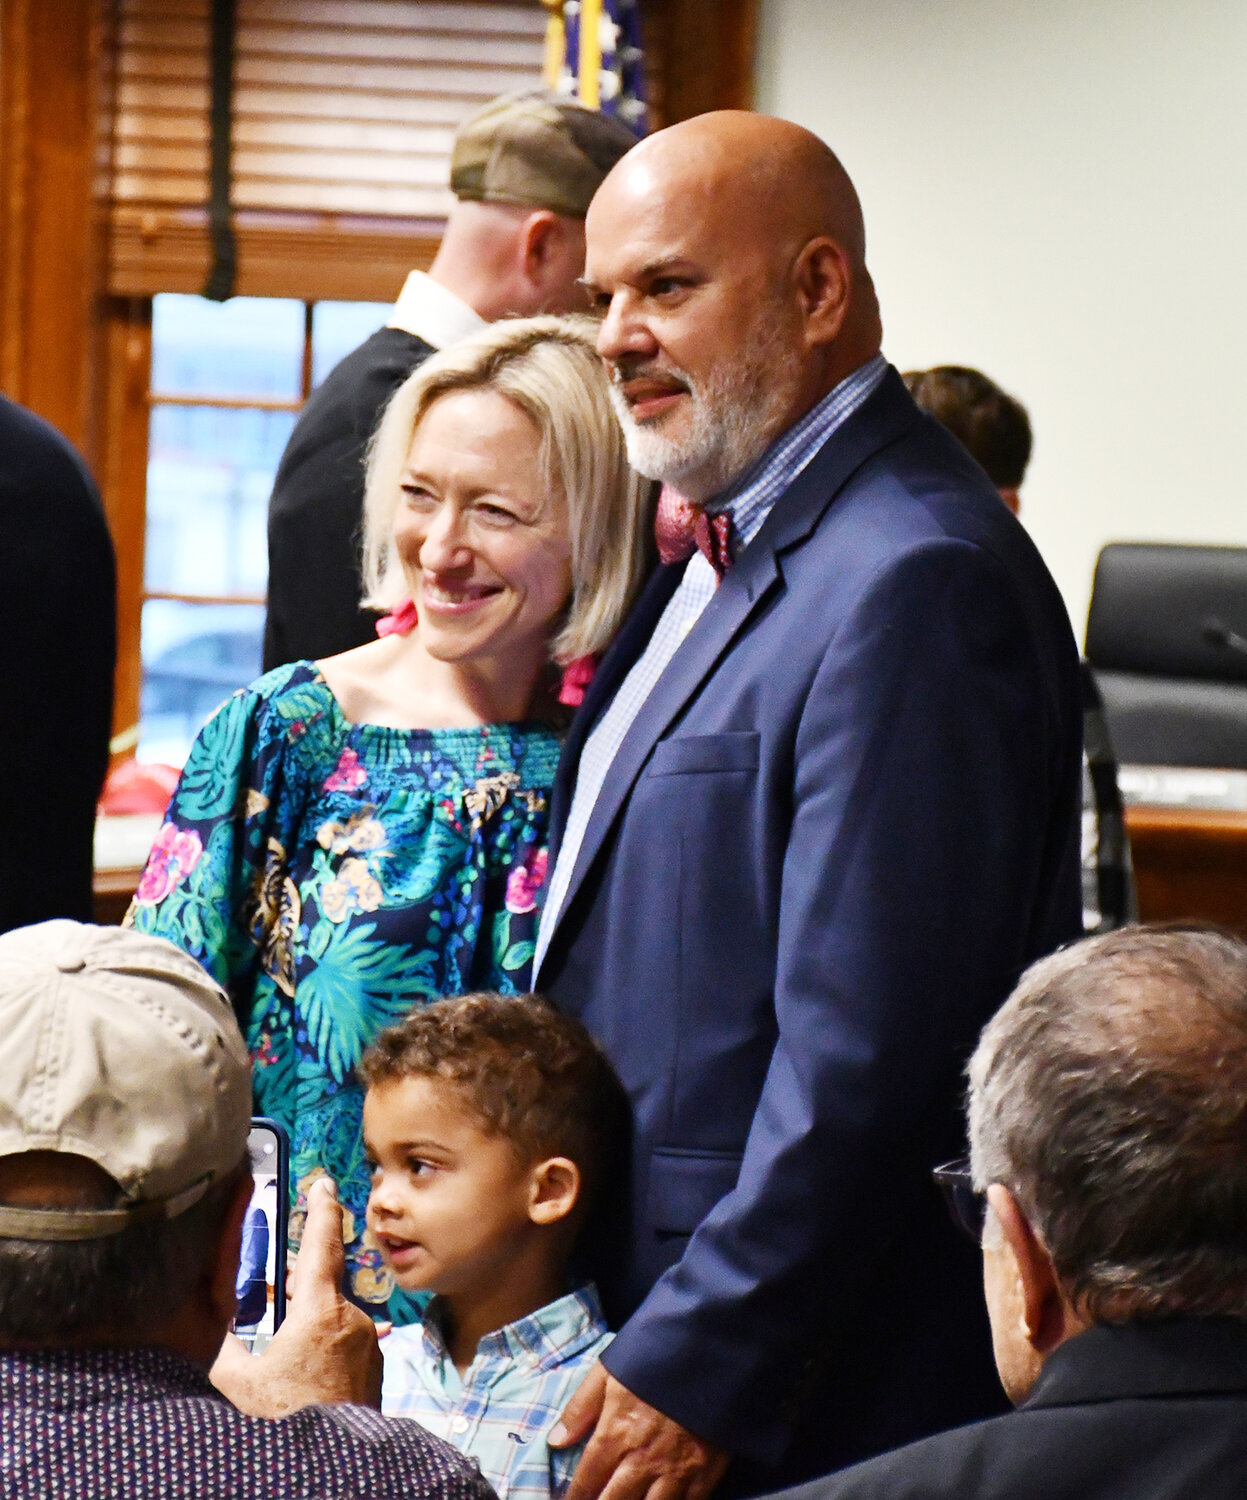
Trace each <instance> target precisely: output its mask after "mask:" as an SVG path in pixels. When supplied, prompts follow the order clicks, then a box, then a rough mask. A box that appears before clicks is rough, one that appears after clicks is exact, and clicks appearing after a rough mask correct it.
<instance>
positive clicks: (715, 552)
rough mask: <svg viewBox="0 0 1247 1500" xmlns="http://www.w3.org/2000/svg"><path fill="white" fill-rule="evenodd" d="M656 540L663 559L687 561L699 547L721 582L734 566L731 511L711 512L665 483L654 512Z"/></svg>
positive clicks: (667, 560)
mask: <svg viewBox="0 0 1247 1500" xmlns="http://www.w3.org/2000/svg"><path fill="white" fill-rule="evenodd" d="M654 540H655V541H656V542H657V543H658V556H659V558H660V560H661V561H662V562H664V563H667V564H670V563H678V562H684V561H685V560H686V559H687V558H690V557H692V555H693V549H694V548H695V547H696V548H697V549H698V550H699V551H700V552H701V555H702V556H703V557H704V558H705V559H706V561H707V562H708V563H709V564H710V566H711V567H712V568H713V569H714V573H715V577H716V578H717V579H718V580H719V582H720V583H722V582H723V575H724V573H726V572H727V570H728V569H729V568H730V567H731V566H732V517H731V514H730V512H728V511H720V512H719V513H718V514H716V515H710V514H709V513H708V512H707V511H705V510H703V509H702V508H701V506H700V505H694V504H693V502H692V501H691V500H687V499H686V498H685V497H684V496H683V495H682V494H680V492H679V490H675V489H672V487H671V486H670V485H669V484H664V485H663V487H662V490H661V492H660V493H659V496H658V511H657V514H656V515H655V516H654Z"/></svg>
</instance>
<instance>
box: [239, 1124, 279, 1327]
mask: <svg viewBox="0 0 1247 1500" xmlns="http://www.w3.org/2000/svg"><path fill="white" fill-rule="evenodd" d="M247 1152H248V1155H249V1156H250V1158H251V1176H252V1179H253V1183H254V1186H253V1188H252V1193H251V1202H250V1203H249V1204H248V1205H247V1216H246V1218H245V1219H244V1220H243V1229H242V1255H241V1256H240V1258H239V1264H238V1283H237V1296H238V1310H237V1312H235V1314H234V1332H235V1333H236V1334H237V1335H238V1337H239V1338H240V1339H241V1340H242V1341H243V1343H244V1344H246V1345H247V1347H248V1348H249V1349H251V1350H252V1352H253V1353H255V1354H259V1353H260V1351H261V1350H262V1349H263V1348H264V1346H265V1345H266V1344H267V1343H268V1341H269V1339H271V1338H272V1337H273V1335H274V1333H276V1332H277V1330H278V1328H280V1326H281V1320H282V1319H283V1318H284V1317H285V1315H286V1218H287V1213H288V1206H289V1192H288V1184H289V1174H290V1142H289V1139H288V1138H287V1136H286V1132H285V1131H284V1130H283V1129H282V1127H281V1126H280V1125H279V1124H278V1123H277V1121H276V1120H267V1119H264V1118H262V1117H260V1116H256V1117H254V1118H253V1119H252V1121H251V1134H250V1135H249V1136H248V1137H247Z"/></svg>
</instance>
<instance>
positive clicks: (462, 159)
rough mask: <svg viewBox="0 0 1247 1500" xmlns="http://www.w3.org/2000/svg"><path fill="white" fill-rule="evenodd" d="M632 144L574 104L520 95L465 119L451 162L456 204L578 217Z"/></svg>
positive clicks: (541, 94) (624, 133) (540, 94)
mask: <svg viewBox="0 0 1247 1500" xmlns="http://www.w3.org/2000/svg"><path fill="white" fill-rule="evenodd" d="M636 143H637V138H636V136H634V135H633V134H632V132H631V131H630V130H629V129H628V127H627V126H626V125H621V124H620V122H619V121H618V120H612V119H611V118H610V117H609V116H608V115H603V114H600V113H599V112H598V111H597V110H595V109H587V108H586V107H585V106H584V105H583V104H580V103H578V102H577V101H576V100H575V99H567V98H564V97H563V96H562V95H561V94H552V93H549V92H547V91H546V90H544V89H522V90H520V91H519V92H518V93H514V94H503V95H502V96H501V97H500V98H497V99H493V100H491V101H490V102H489V103H488V104H487V105H485V107H484V108H483V109H481V110H478V111H477V113H476V114H474V115H472V116H471V118H469V119H467V120H465V121H464V123H463V124H462V125H461V126H460V127H459V130H458V133H457V134H456V136H455V147H454V151H453V153H452V155H451V158H450V189H451V192H453V193H454V195H455V197H456V198H470V199H475V200H478V201H481V202H488V203H518V204H526V205H528V206H530V207H532V208H550V209H553V210H554V211H555V212H556V213H560V214H568V215H570V216H571V217H572V218H576V219H583V218H584V216H585V214H586V213H588V211H589V200H590V199H591V198H592V197H593V195H594V193H596V192H597V190H598V188H599V186H600V185H601V182H602V179H603V178H604V177H605V176H606V174H607V173H608V172H609V171H610V169H611V168H612V167H613V166H614V165H615V163H616V162H617V161H618V160H619V158H620V157H621V156H623V154H624V153H625V152H626V151H630V150H631V149H632V147H633V146H635V145H636Z"/></svg>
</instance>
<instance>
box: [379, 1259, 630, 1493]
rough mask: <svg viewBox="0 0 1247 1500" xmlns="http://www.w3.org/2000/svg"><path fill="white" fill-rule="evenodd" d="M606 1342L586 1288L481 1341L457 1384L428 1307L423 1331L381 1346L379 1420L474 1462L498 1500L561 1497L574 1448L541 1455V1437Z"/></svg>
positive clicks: (395, 1335)
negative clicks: (413, 1428)
mask: <svg viewBox="0 0 1247 1500" xmlns="http://www.w3.org/2000/svg"><path fill="white" fill-rule="evenodd" d="M611 1337H612V1335H611V1334H610V1333H609V1332H608V1331H607V1328H606V1320H605V1319H604V1318H603V1316H602V1307H601V1303H600V1302H599V1301H598V1295H597V1291H596V1289H595V1288H594V1287H592V1286H585V1287H582V1288H581V1289H580V1290H579V1291H578V1292H572V1293H570V1294H569V1295H568V1296H566V1297H561V1298H560V1299H559V1300H558V1301H557V1302H551V1303H549V1304H548V1305H547V1306H545V1307H542V1308H538V1310H537V1311H536V1312H535V1313H530V1314H529V1316H528V1317H526V1318H520V1319H519V1320H518V1321H517V1322H514V1323H508V1324H507V1325H506V1327H505V1328H500V1329H498V1331H497V1332H496V1333H491V1334H487V1335H486V1336H485V1337H484V1338H483V1339H482V1340H481V1341H480V1343H479V1344H478V1345H477V1349H476V1358H475V1359H474V1360H473V1361H472V1364H471V1366H470V1367H469V1369H468V1371H467V1373H466V1374H465V1375H464V1376H463V1377H462V1378H461V1377H460V1375H459V1372H458V1370H457V1369H456V1368H455V1365H454V1361H453V1360H452V1359H451V1357H450V1355H449V1354H448V1353H447V1350H446V1344H445V1341H444V1339H443V1337H442V1331H441V1326H440V1323H439V1320H438V1303H437V1298H434V1299H433V1301H432V1302H431V1303H430V1304H429V1307H428V1309H427V1311H426V1312H425V1315H424V1321H423V1323H413V1324H411V1325H409V1326H408V1327H405V1328H395V1329H394V1330H393V1331H392V1332H391V1333H389V1334H387V1335H386V1336H385V1338H383V1339H382V1340H381V1352H382V1354H383V1355H384V1357H385V1375H384V1382H383V1385H382V1388H381V1410H382V1411H383V1412H385V1413H386V1414H387V1415H388V1416H394V1417H414V1418H415V1420H416V1421H417V1422H419V1423H420V1424H421V1425H422V1426H423V1427H425V1428H427V1429H428V1430H429V1431H430V1432H432V1433H434V1434H436V1436H438V1437H440V1438H445V1440H446V1441H447V1442H448V1443H453V1444H454V1446H455V1447H456V1448H458V1449H460V1450H461V1451H462V1452H464V1453H466V1454H468V1456H469V1457H471V1458H474V1459H476V1461H477V1463H479V1464H480V1467H481V1473H482V1474H484V1476H485V1478H486V1479H487V1480H488V1481H489V1482H490V1484H492V1485H493V1487H494V1489H495V1490H497V1492H498V1494H499V1496H501V1500H545V1497H547V1496H550V1495H555V1496H557V1495H561V1494H562V1493H563V1491H564V1490H565V1489H566V1488H567V1485H568V1482H569V1480H570V1479H571V1477H572V1472H573V1470H574V1469H575V1467H576V1462H577V1460H578V1459H579V1457H580V1448H570V1449H561V1450H560V1449H553V1448H550V1447H549V1446H548V1444H547V1442H546V1435H547V1433H548V1432H549V1431H550V1429H551V1428H552V1427H553V1426H554V1424H555V1423H556V1422H557V1421H558V1419H559V1416H560V1415H561V1413H562V1410H563V1407H564V1406H565V1405H566V1404H567V1402H568V1401H569V1400H570V1398H571V1396H572V1393H573V1392H574V1391H575V1389H576V1387H577V1386H578V1385H579V1384H580V1382H581V1381H582V1380H583V1379H584V1378H585V1376H586V1375H587V1374H588V1373H589V1369H590V1366H591V1365H592V1364H593V1363H594V1361H595V1360H596V1359H597V1358H598V1356H599V1355H600V1354H601V1353H602V1351H603V1350H604V1349H605V1348H606V1346H607V1344H609V1343H610V1341H611Z"/></svg>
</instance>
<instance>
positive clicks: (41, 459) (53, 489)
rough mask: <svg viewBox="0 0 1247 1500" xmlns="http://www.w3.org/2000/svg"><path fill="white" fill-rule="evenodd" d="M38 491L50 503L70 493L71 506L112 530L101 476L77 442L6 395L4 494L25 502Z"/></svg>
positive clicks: (2, 415) (1, 446) (2, 416)
mask: <svg viewBox="0 0 1247 1500" xmlns="http://www.w3.org/2000/svg"><path fill="white" fill-rule="evenodd" d="M36 495H37V496H38V497H39V498H40V499H41V500H44V499H46V502H47V503H49V504H55V503H57V501H58V499H59V498H60V497H67V498H68V501H69V505H68V507H67V508H68V509H70V510H72V511H73V512H74V513H76V514H78V515H80V516H83V517H85V518H88V524H89V525H90V526H91V529H92V530H94V531H98V532H99V533H101V534H102V535H105V536H106V535H107V531H106V528H105V526H104V510H103V507H102V505H101V504H100V498H99V492H98V491H97V489H96V487H95V481H94V480H93V479H92V478H91V475H90V473H89V472H88V470H87V466H86V464H84V463H83V461H82V459H81V457H80V456H79V454H78V451H77V450H76V449H75V448H74V446H73V444H72V443H71V442H70V441H69V439H68V438H66V437H65V436H63V435H62V434H61V433H59V432H58V431H57V430H56V428H55V427H53V426H52V425H51V423H50V422H45V421H44V420H43V418H42V417H38V416H36V415H35V413H34V412H33V411H27V410H26V408H25V407H24V406H18V404H17V403H16V402H15V401H10V400H9V399H8V397H7V396H0V496H3V497H4V498H6V499H10V498H17V499H20V500H22V501H23V502H24V503H25V502H28V501H30V500H31V498H32V497H33V496H36ZM43 519H44V520H45V522H46V516H45V517H44V518H43Z"/></svg>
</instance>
